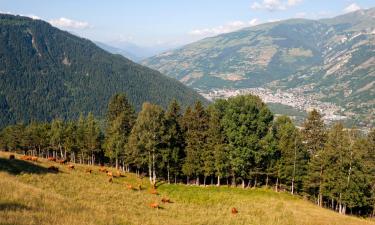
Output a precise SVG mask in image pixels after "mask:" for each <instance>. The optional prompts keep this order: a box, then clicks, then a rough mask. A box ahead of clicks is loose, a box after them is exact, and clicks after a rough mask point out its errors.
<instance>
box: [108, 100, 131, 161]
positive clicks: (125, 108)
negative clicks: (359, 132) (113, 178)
mask: <svg viewBox="0 0 375 225" xmlns="http://www.w3.org/2000/svg"><path fill="white" fill-rule="evenodd" d="M134 120H135V115H134V109H133V107H132V106H131V104H130V103H129V101H128V100H127V98H126V96H125V94H116V95H114V96H113V97H112V98H111V100H110V102H109V104H108V111H107V118H106V139H105V145H104V147H105V154H106V156H108V157H109V158H110V159H111V160H115V164H116V168H118V167H119V160H120V159H122V161H123V162H124V160H125V159H124V157H125V155H126V151H125V147H126V143H127V140H128V137H129V134H130V132H131V129H132V127H133V124H134Z"/></svg>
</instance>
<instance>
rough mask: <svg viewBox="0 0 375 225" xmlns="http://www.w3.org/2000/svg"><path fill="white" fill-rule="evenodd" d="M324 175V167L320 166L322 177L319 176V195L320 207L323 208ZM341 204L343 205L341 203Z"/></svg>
mask: <svg viewBox="0 0 375 225" xmlns="http://www.w3.org/2000/svg"><path fill="white" fill-rule="evenodd" d="M322 175H323V166H320V175H319V194H318V205H319V206H320V207H322V206H323V194H322V191H323V187H322V185H323V184H322ZM340 204H341V203H340Z"/></svg>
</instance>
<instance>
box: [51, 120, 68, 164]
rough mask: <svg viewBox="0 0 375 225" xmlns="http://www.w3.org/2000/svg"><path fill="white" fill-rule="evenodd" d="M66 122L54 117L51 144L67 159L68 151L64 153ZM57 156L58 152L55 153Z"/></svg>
mask: <svg viewBox="0 0 375 225" xmlns="http://www.w3.org/2000/svg"><path fill="white" fill-rule="evenodd" d="M64 131H65V124H64V122H63V121H62V120H61V119H54V120H52V122H51V130H50V134H49V136H50V144H51V146H52V148H53V149H54V151H55V152H56V151H59V152H60V157H61V158H64V159H66V151H65V153H63V144H64V139H65V134H64V133H65V132H64ZM54 157H56V154H54Z"/></svg>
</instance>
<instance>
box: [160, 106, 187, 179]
mask: <svg viewBox="0 0 375 225" xmlns="http://www.w3.org/2000/svg"><path fill="white" fill-rule="evenodd" d="M165 118H166V129H167V130H166V132H167V135H166V138H167V140H166V143H167V148H166V149H163V150H162V157H163V165H164V167H165V168H166V169H167V180H168V183H170V176H171V173H172V174H173V175H174V180H175V182H176V180H177V176H178V175H179V171H181V166H182V160H183V158H184V151H183V147H184V146H183V145H184V140H183V133H182V128H181V125H180V121H181V118H182V115H181V108H180V105H179V104H178V102H177V101H176V100H173V101H172V102H171V103H170V105H169V107H168V110H167V112H166V113H165Z"/></svg>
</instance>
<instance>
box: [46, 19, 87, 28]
mask: <svg viewBox="0 0 375 225" xmlns="http://www.w3.org/2000/svg"><path fill="white" fill-rule="evenodd" d="M48 22H49V23H50V24H52V25H53V26H56V27H59V28H67V29H86V28H89V27H90V25H89V23H87V22H83V21H76V20H72V19H68V18H65V17H61V18H58V19H52V20H50V21H48Z"/></svg>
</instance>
